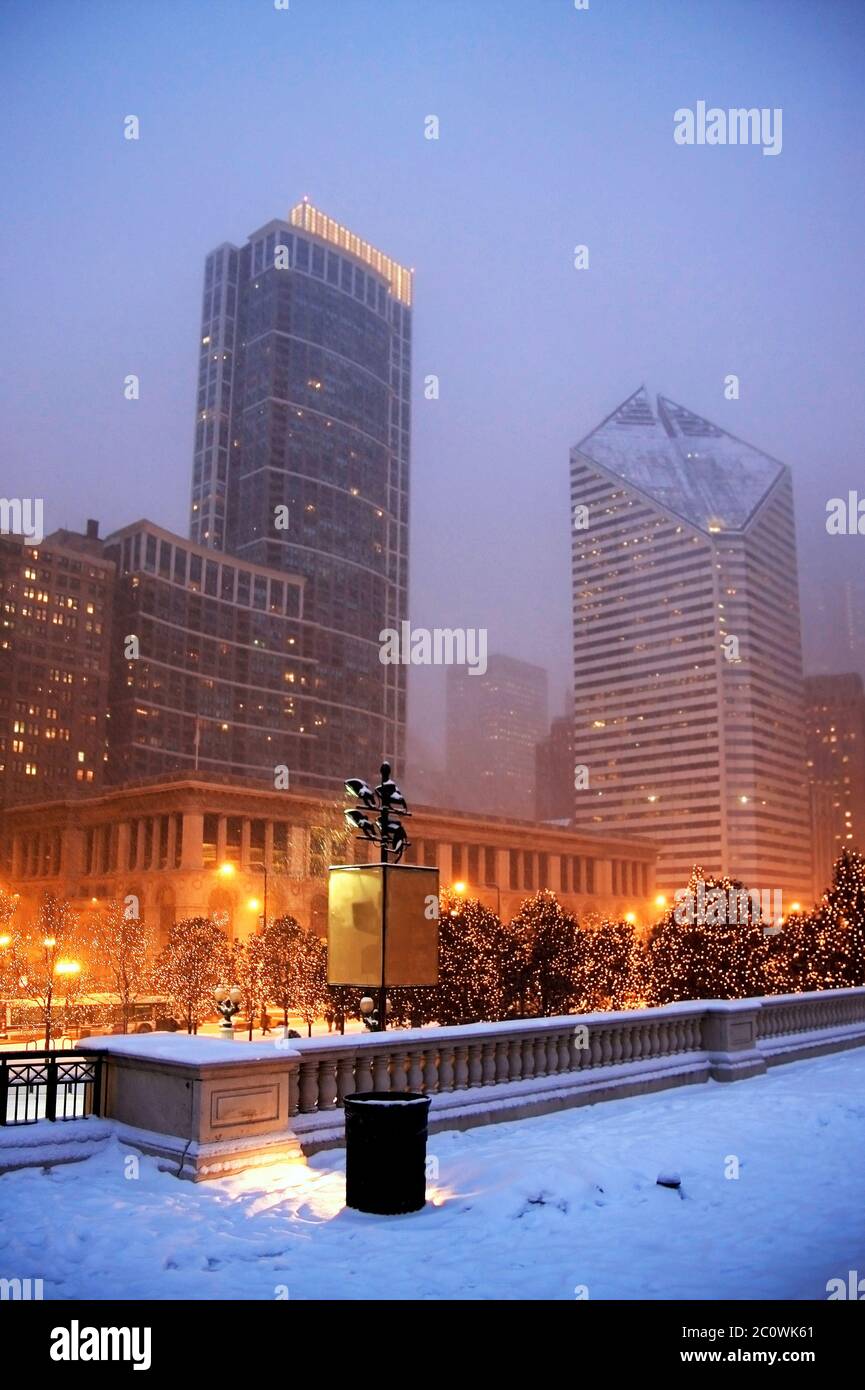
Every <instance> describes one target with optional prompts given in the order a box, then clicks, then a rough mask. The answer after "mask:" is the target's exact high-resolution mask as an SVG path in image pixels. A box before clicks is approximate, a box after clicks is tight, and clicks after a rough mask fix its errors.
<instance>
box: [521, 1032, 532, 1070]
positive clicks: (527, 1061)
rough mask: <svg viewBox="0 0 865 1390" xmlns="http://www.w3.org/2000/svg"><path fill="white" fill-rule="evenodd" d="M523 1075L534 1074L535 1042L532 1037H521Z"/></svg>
mask: <svg viewBox="0 0 865 1390" xmlns="http://www.w3.org/2000/svg"><path fill="white" fill-rule="evenodd" d="M522 1049H523V1076H524V1077H526V1078H528V1077H530V1076H534V1074H535V1044H534V1040H533V1039H532V1038H523V1041H522Z"/></svg>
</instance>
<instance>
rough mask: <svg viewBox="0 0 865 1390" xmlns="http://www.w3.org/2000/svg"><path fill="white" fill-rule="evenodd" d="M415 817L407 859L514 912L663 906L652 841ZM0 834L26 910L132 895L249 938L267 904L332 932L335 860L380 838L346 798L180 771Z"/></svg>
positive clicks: (158, 915)
mask: <svg viewBox="0 0 865 1390" xmlns="http://www.w3.org/2000/svg"><path fill="white" fill-rule="evenodd" d="M409 825H410V834H411V837H412V846H411V848H410V849H409V851H408V853H407V855H406V859H405V862H407V863H414V864H433V865H437V866H438V868H439V871H440V878H441V884H442V886H443V887H448V886H452V885H461V888H460V889H459V891H463V892H465V893H466V894H467V895H470V896H473V897H478V898H480V899H481V901H483V902H484V903H486V904H487V905H488V906H489V907H491V908H493V909H496V910H498V911H500V912H501V914H502V915H503V916H509V915H512V914H513V913H514V912H516V911H517V909H518V908H519V905H520V903H521V902H522V901H523V899H524V898H525V897H527V896H529V895H531V894H532V893H533V892H535V891H536V890H537V889H539V888H549V889H552V890H553V891H555V892H556V893H557V894H558V895H559V896H560V897H561V900H562V901H563V903H565V904H566V905H567V906H568V907H570V908H571V909H572V910H574V911H576V912H577V913H578V914H580V915H585V914H586V913H589V912H597V913H604V914H614V915H615V916H617V917H623V916H625V915H626V914H633V917H634V919H635V920H636V921H638V922H644V921H647V920H648V919H649V917H650V916H651V915H652V913H653V912H654V911H656V909H655V907H654V893H655V858H656V853H657V851H656V847H655V846H654V845H653V844H651V843H650V842H648V841H646V840H638V839H622V838H618V837H617V838H614V837H611V836H603V835H594V834H591V833H586V832H578V831H574V830H569V829H564V828H560V827H558V826H539V825H534V824H532V823H530V822H525V821H512V820H504V819H499V818H486V819H481V818H479V817H476V816H470V815H462V814H455V813H452V812H444V811H433V810H425V809H423V808H421V809H420V810H417V811H416V812H415V814H414V816H413V819H412V820H411V821H410V822H409ZM0 843H2V874H3V881H4V883H6V884H8V885H9V886H10V887H12V888H13V889H14V890H15V891H17V892H18V893H20V894H21V898H22V905H21V911H22V914H23V915H24V916H25V917H26V915H27V914H28V913H29V912H31V911H32V910H33V908H34V907H35V906H36V904H37V903H38V901H39V900H40V898H41V897H42V895H43V894H45V893H48V892H50V893H56V894H58V895H62V896H64V897H68V898H70V899H72V900H73V901H74V902H75V903H76V904H77V905H78V906H79V907H86V906H87V905H88V904H89V903H90V902H91V901H92V900H94V899H96V900H97V901H99V900H104V899H111V898H117V899H123V898H126V897H127V896H129V895H130V894H134V895H135V896H136V897H137V898H138V899H139V904H140V908H141V911H142V912H143V913H144V914H145V916H146V918H147V920H149V921H151V922H152V923H153V924H154V925H155V926H156V927H157V928H158V932H159V936H160V938H164V936H165V934H166V933H167V931H168V929H169V927H170V926H171V925H172V923H173V922H174V921H175V920H179V919H181V918H183V917H191V916H215V917H216V918H217V919H218V920H220V921H221V922H222V923H223V924H224V925H225V926H226V927H227V929H228V930H229V932H230V933H231V935H232V936H241V937H242V936H246V935H248V934H249V933H250V932H253V931H254V930H255V929H256V927H257V926H258V925H259V924H260V922H261V920H262V918H263V916H264V914H265V912H266V914H267V917H268V918H272V917H273V916H275V915H278V914H279V913H282V912H291V913H293V914H294V915H295V916H296V917H297V918H298V920H299V921H300V922H302V923H303V924H304V925H307V926H311V927H312V928H313V929H314V930H315V931H317V932H319V933H321V934H323V933H324V931H325V928H326V920H327V877H326V872H327V866H328V864H330V863H345V862H358V863H365V862H367V860H368V859H369V858H370V848H371V847H370V846H369V845H368V844H366V843H365V842H358V841H356V840H354V839H353V838H351V837H350V835H349V832H348V831H347V829H346V827H345V822H344V820H343V816H342V803H341V802H336V801H323V800H321V799H320V798H316V797H313V796H309V795H305V794H303V793H300V792H292V791H284V792H279V791H270V790H267V789H262V788H261V787H257V786H255V785H254V784H251V783H248V782H243V781H241V780H237V781H234V782H225V781H223V780H218V779H209V778H208V777H207V776H206V775H201V776H199V777H197V778H196V777H191V776H187V775H183V774H181V775H178V776H176V777H174V778H168V779H163V780H158V781H143V782H139V783H136V784H131V785H129V786H125V787H119V788H116V789H114V790H109V791H106V792H104V793H102V794H101V795H94V796H90V797H87V798H86V799H71V800H58V801H51V802H41V803H39V804H30V805H24V806H19V807H16V808H15V809H14V810H9V811H8V812H6V813H5V814H4V815H3V816H2V817H0Z"/></svg>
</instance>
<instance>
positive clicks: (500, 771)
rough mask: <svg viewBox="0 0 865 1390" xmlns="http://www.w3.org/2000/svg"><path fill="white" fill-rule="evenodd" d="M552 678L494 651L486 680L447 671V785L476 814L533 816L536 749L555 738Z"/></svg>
mask: <svg viewBox="0 0 865 1390" xmlns="http://www.w3.org/2000/svg"><path fill="white" fill-rule="evenodd" d="M547 729H548V723H547V673H546V671H545V670H544V669H543V668H542V667H540V666H533V665H532V664H531V663H530V662H528V661H518V660H517V659H516V658H515V657H511V656H503V655H502V654H500V653H498V654H497V653H493V654H491V655H490V656H489V658H488V660H487V669H486V671H485V672H484V674H483V675H479V674H476V673H474V672H473V671H471V670H470V669H469V668H468V667H465V666H450V667H448V672H447V780H448V788H449V792H450V797H451V800H452V801H453V802H454V804H456V805H459V806H465V808H466V809H467V810H469V811H477V812H481V813H485V814H489V815H500V816H517V817H520V818H523V819H526V818H530V817H531V816H532V815H533V814H534V809H535V749H536V747H537V744H538V743H539V742H540V740H541V739H542V738H543V737H544V735H545V734H546V733H547Z"/></svg>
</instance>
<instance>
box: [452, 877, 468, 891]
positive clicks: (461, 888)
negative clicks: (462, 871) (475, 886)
mask: <svg viewBox="0 0 865 1390" xmlns="http://www.w3.org/2000/svg"><path fill="white" fill-rule="evenodd" d="M465 891H466V885H465V884H464V883H463V881H462V879H461V880H460V882H459V883H455V884H454V892H455V893H464V892H465Z"/></svg>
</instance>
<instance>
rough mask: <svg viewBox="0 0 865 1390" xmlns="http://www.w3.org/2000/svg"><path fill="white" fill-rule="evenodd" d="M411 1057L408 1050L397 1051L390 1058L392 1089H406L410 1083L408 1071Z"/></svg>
mask: <svg viewBox="0 0 865 1390" xmlns="http://www.w3.org/2000/svg"><path fill="white" fill-rule="evenodd" d="M408 1063H409V1057H408V1053H407V1052H397V1053H396V1054H395V1055H393V1054H392V1055H391V1059H390V1089H391V1090H392V1091H406V1090H408V1084H407V1081H406V1071H407V1068H408Z"/></svg>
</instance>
